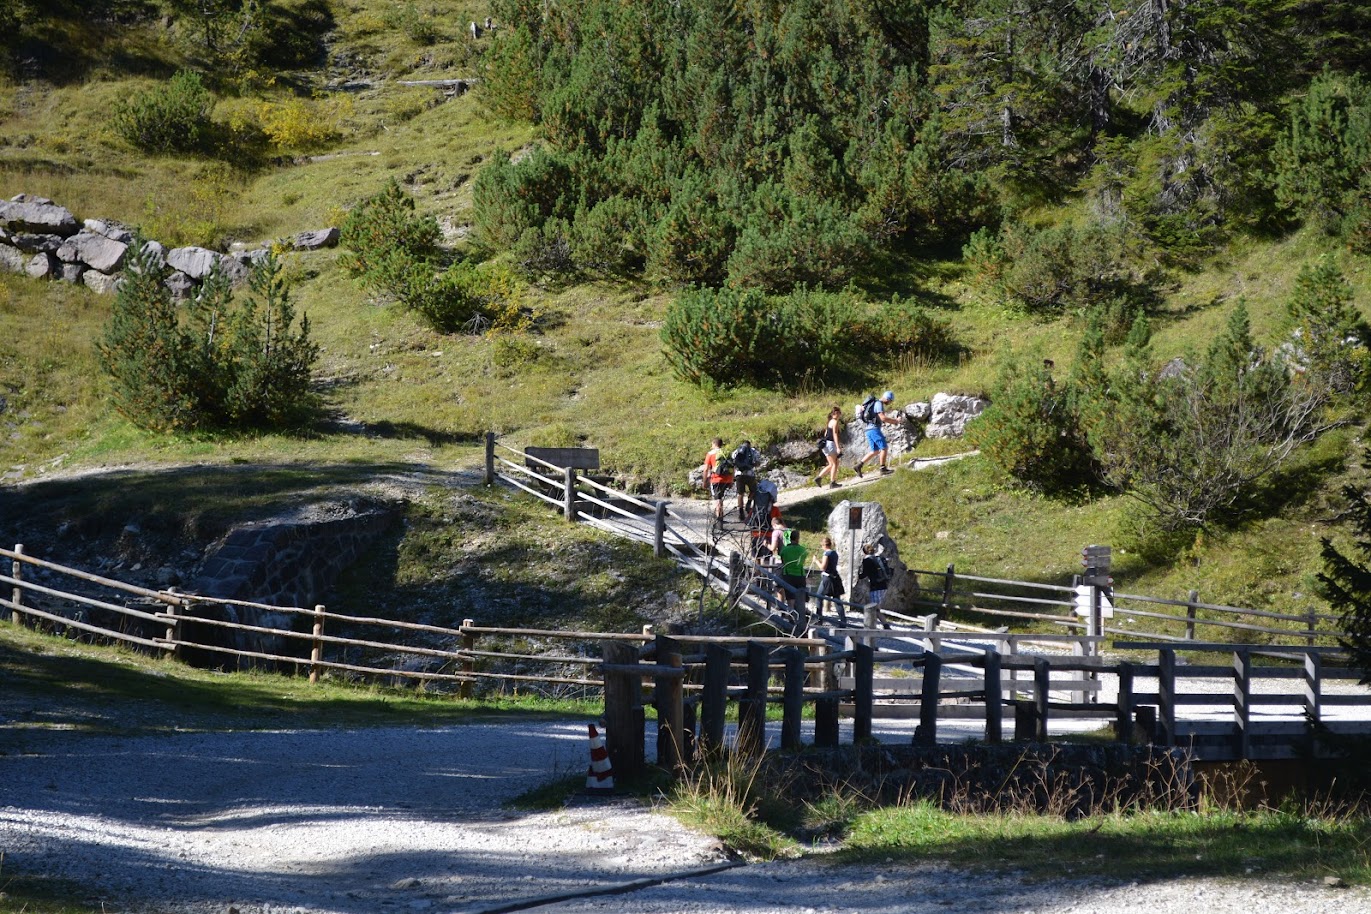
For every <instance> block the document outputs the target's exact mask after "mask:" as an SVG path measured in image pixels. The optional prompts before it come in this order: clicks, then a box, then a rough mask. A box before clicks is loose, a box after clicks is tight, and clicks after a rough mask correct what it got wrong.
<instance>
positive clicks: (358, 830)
mask: <svg viewBox="0 0 1371 914" xmlns="http://www.w3.org/2000/svg"><path fill="white" fill-rule="evenodd" d="M588 755H589V751H588V740H587V732H586V729H585V724H584V723H582V722H572V721H567V722H560V723H530V722H518V723H499V724H469V725H460V726H450V727H443V728H436V729H427V730H415V729H412V728H403V729H400V728H396V729H365V730H327V731H276V732H271V731H265V732H264V731H254V732H232V733H193V732H183V733H176V734H171V735H166V736H155V737H136V738H133V737H130V738H118V737H103V736H102V737H94V736H82V735H77V734H75V733H73V732H70V731H43V732H35V731H21V730H16V729H12V728H3V727H0V853H3V861H0V863H2V865H3V867H4V868H12V869H13V870H18V871H22V872H29V873H45V874H49V875H52V876H58V877H63V878H66V879H71V880H75V881H76V882H78V883H80V884H81V885H84V886H88V887H89V896H88V900H89V902H90V904H91V906H92V908H93V909H95V910H103V911H104V912H109V914H113V912H158V914H209V912H214V914H231V912H233V911H236V912H238V914H374V912H387V911H419V912H426V911H432V912H441V914H475V912H484V914H493V912H495V911H504V910H525V909H530V910H536V911H539V912H548V914H552V912H556V914H572V912H591V911H595V912H601V914H605V912H609V914H618V912H623V914H630V912H633V914H657V912H661V914H665V912H681V914H685V912H690V914H724V912H747V914H771V912H776V914H781V912H784V914H803V912H856V911H864V912H872V911H874V912H885V911H889V912H897V911H898V912H905V911H940V910H946V909H955V910H957V911H959V912H986V914H991V912H1005V914H1009V912H1048V911H1051V912H1090V911H1094V912H1120V914H1122V912H1134V911H1148V912H1150V914H1172V912H1175V914H1180V912H1185V914H1261V912H1273V914H1275V912H1280V914H1314V912H1338V914H1342V912H1347V914H1351V912H1365V911H1371V892H1368V891H1367V890H1365V889H1361V888H1352V889H1347V888H1329V887H1326V886H1324V885H1323V884H1322V883H1316V882H1307V883H1299V884H1294V883H1288V882H1281V883H1273V882H1271V881H1268V880H1261V879H1252V880H1244V881H1240V882H1236V883H1232V882H1221V881H1216V880H1203V879H1199V880H1197V879H1186V880H1178V881H1170V882H1165V883H1160V884H1141V885H1122V886H1118V885H1115V886H1107V885H1101V884H1098V883H1086V882H1080V881H1054V882H1050V883H1032V882H1026V881H1025V880H1023V879H1021V878H1018V877H1016V876H1014V875H1012V874H1010V875H1005V876H995V877H987V876H985V875H984V874H978V873H977V874H973V873H969V872H962V871H959V870H957V869H955V868H950V867H948V866H945V865H917V866H907V865H901V866H896V865H886V866H875V867H862V868H852V867H834V866H831V865H829V864H828V863H827V862H826V861H825V860H824V859H823V858H822V857H817V856H816V857H811V858H807V859H805V860H800V861H788V862H777V863H770V864H763V865H750V866H732V865H730V861H729V858H728V856H727V854H726V853H725V850H724V849H723V848H722V847H720V845H719V844H718V842H716V841H715V840H713V839H712V838H708V837H705V836H702V835H698V834H695V833H692V832H691V831H689V830H688V829H686V828H684V827H683V826H681V825H680V824H678V823H677V822H676V821H675V820H673V819H671V818H669V817H667V816H664V815H661V814H658V813H655V812H652V811H651V810H647V809H644V808H641V807H639V806H637V805H635V804H633V803H630V802H628V801H626V800H621V799H616V798H608V799H597V798H578V799H577V800H575V801H574V802H573V803H572V804H571V805H569V806H568V807H566V808H564V809H561V810H558V811H556V812H537V813H530V812H522V811H516V810H512V809H509V808H507V807H506V806H505V801H506V800H508V799H509V798H511V797H513V796H515V795H517V794H519V793H520V792H522V791H524V790H526V789H528V788H529V787H533V786H537V785H539V784H541V783H544V782H547V781H549V780H551V779H553V778H555V777H560V776H564V775H567V774H572V775H576V776H582V775H583V774H584V772H585V769H586V765H587V760H588ZM2 872H3V871H2V870H0V873H2ZM677 874H680V875H682V878H669V877H672V876H673V875H677ZM663 880H665V881H663ZM0 888H2V884H0ZM571 896H579V897H571ZM559 898H560V899H562V900H557V899H559ZM6 910H8V909H7V907H6V903H5V901H4V899H3V898H2V897H0V911H6Z"/></svg>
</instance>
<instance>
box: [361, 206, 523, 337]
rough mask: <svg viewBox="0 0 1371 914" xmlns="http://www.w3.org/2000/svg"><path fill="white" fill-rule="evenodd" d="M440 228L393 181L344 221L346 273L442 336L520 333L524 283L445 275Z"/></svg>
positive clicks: (453, 271)
mask: <svg viewBox="0 0 1371 914" xmlns="http://www.w3.org/2000/svg"><path fill="white" fill-rule="evenodd" d="M439 234H440V233H439V230H438V222H437V220H435V219H434V218H433V217H432V216H421V215H419V214H418V213H417V212H416V211H415V207H414V198H413V197H412V196H410V195H409V194H407V193H406V192H405V191H404V190H403V189H401V187H400V185H399V184H398V183H396V181H395V180H394V179H392V180H391V181H390V182H389V183H387V184H386V186H385V187H384V188H383V189H382V190H381V191H380V192H379V193H377V194H376V195H374V196H372V197H369V198H367V199H366V200H363V201H362V202H361V203H358V204H357V205H356V206H355V207H353V209H352V212H350V213H349V214H348V217H347V219H345V220H344V222H343V227H342V229H341V232H340V243H341V244H342V246H343V247H344V248H345V249H346V250H345V251H344V253H343V254H342V256H341V257H340V262H341V263H342V265H343V267H344V268H345V269H346V270H347V271H348V272H349V273H351V274H352V275H353V276H354V277H356V278H357V280H358V282H359V283H361V285H362V288H364V289H366V290H367V291H368V292H370V293H371V294H373V295H376V296H378V297H381V298H384V299H388V300H390V301H395V302H398V303H399V304H400V305H401V306H403V307H405V308H407V309H409V310H411V311H413V312H415V313H416V314H418V315H419V316H420V318H422V319H423V320H424V322H425V323H427V324H428V325H429V326H430V327H432V328H433V329H435V330H437V331H439V332H440V333H454V332H466V333H480V332H483V331H485V330H486V329H488V328H490V327H499V328H508V329H515V328H519V327H522V326H523V325H524V324H525V323H527V322H528V320H529V318H528V316H527V315H526V314H525V313H524V309H523V299H522V295H521V293H520V291H519V287H518V285H517V283H515V282H514V280H513V277H512V276H510V275H509V273H508V272H507V271H505V270H502V269H499V268H490V269H478V268H476V267H475V266H473V265H471V264H470V263H465V262H464V263H458V264H457V265H455V266H453V267H451V268H448V269H443V268H442V265H441V264H440V263H439V257H438V254H439V251H438V238H439Z"/></svg>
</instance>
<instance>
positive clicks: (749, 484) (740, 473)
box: [733, 441, 762, 521]
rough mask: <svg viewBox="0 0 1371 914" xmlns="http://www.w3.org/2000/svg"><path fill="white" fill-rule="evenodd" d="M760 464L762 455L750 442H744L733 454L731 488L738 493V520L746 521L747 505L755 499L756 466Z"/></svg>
mask: <svg viewBox="0 0 1371 914" xmlns="http://www.w3.org/2000/svg"><path fill="white" fill-rule="evenodd" d="M761 462H762V455H761V454H760V453H758V452H757V449H756V448H755V447H753V446H752V442H751V441H744V442H743V443H742V444H740V445H738V448H737V450H735V451H734V452H733V488H734V489H735V490H736V491H737V493H738V520H741V521H746V520H747V503H748V502H750V501H752V500H754V499H756V497H757V464H759V463H761Z"/></svg>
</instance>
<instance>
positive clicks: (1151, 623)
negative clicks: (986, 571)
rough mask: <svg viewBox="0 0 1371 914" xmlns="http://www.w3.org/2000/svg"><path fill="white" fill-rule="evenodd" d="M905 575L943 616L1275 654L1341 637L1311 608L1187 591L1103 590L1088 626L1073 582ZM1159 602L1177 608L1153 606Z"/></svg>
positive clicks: (1329, 619) (1332, 643)
mask: <svg viewBox="0 0 1371 914" xmlns="http://www.w3.org/2000/svg"><path fill="white" fill-rule="evenodd" d="M909 573H910V574H913V575H915V577H916V580H917V581H918V584H919V596H918V597H917V599H916V600H915V606H916V607H917V608H918V609H921V610H923V611H925V612H934V613H938V614H939V615H940V616H941V617H942V618H943V619H944V620H948V619H976V620H980V621H992V622H993V620H997V619H1004V620H1006V621H1013V622H1017V623H1026V624H1030V625H1036V626H1039V627H1042V626H1057V627H1061V628H1064V629H1068V630H1076V631H1083V632H1088V633H1089V634H1092V635H1113V636H1116V637H1121V638H1128V639H1138V640H1149V641H1170V642H1175V643H1176V644H1177V645H1178V646H1183V645H1184V644H1186V643H1188V642H1193V641H1196V640H1200V641H1211V642H1218V641H1223V640H1225V639H1228V640H1234V639H1235V638H1236V640H1238V641H1240V642H1243V643H1254V646H1255V642H1258V641H1260V642H1261V647H1262V648H1263V649H1270V650H1272V651H1274V652H1277V653H1279V652H1280V651H1281V650H1282V649H1283V648H1292V649H1300V648H1310V647H1322V648H1334V647H1337V646H1338V644H1339V643H1340V640H1341V639H1342V638H1344V637H1345V636H1344V634H1343V632H1342V631H1341V630H1340V629H1339V628H1338V624H1339V622H1340V619H1339V617H1337V616H1335V615H1331V614H1328V613H1320V612H1317V611H1315V610H1314V609H1313V608H1312V607H1311V608H1308V609H1306V610H1304V611H1303V612H1272V611H1269V610H1259V609H1245V608H1242V607H1236V606H1223V605H1219V604H1213V603H1202V602H1200V599H1199V593H1198V592H1197V591H1194V590H1192V591H1190V592H1189V594H1188V596H1187V598H1186V599H1184V600H1177V599H1167V598H1163V597H1151V596H1144V595H1141V594H1130V593H1119V592H1117V591H1115V592H1113V593H1111V594H1109V602H1110V603H1111V604H1112V608H1111V612H1112V615H1109V616H1106V617H1104V618H1102V619H1099V620H1096V621H1095V624H1094V626H1093V627H1092V620H1091V619H1090V618H1089V617H1088V616H1085V615H1078V614H1077V613H1076V612H1075V608H1076V597H1077V593H1078V591H1077V588H1076V587H1074V586H1071V587H1068V586H1062V585H1054V584H1043V583H1038V582H1032V581H1014V580H1005V579H1001V578H987V577H980V576H977V575H969V574H959V573H957V571H956V568H955V566H953V565H948V566H947V569H946V570H945V571H926V570H920V569H910V572H909ZM1152 607H1156V608H1155V609H1154V608H1152ZM1163 607H1175V608H1184V610H1185V612H1184V614H1183V615H1182V614H1180V613H1177V612H1165V611H1159V610H1160V609H1161V608H1163ZM1279 623H1285V624H1279Z"/></svg>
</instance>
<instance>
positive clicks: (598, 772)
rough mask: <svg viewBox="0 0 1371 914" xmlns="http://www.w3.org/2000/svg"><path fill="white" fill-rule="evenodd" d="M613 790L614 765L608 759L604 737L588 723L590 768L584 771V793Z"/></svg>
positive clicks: (608, 792)
mask: <svg viewBox="0 0 1371 914" xmlns="http://www.w3.org/2000/svg"><path fill="white" fill-rule="evenodd" d="M613 792H614V766H613V765H612V764H611V763H610V761H609V749H608V748H607V747H606V746H605V738H604V737H603V736H601V735H600V733H599V731H597V730H596V729H595V725H594V724H591V725H590V768H589V770H587V771H586V793H593V794H610V793H613Z"/></svg>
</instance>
